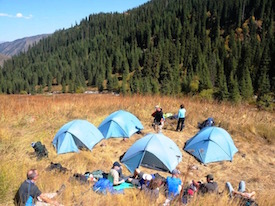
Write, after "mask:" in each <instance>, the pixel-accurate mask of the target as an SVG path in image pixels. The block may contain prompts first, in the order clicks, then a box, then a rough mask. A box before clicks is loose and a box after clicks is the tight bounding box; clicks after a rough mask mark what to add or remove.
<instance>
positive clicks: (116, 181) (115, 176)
mask: <svg viewBox="0 0 275 206" xmlns="http://www.w3.org/2000/svg"><path fill="white" fill-rule="evenodd" d="M120 174H121V175H122V167H121V165H120V163H119V162H114V164H113V167H112V168H111V170H110V172H109V174H108V180H110V182H111V183H113V185H114V186H115V185H120V184H121V183H123V182H125V180H124V179H120V176H121V175H120Z"/></svg>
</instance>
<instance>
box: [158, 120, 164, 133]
mask: <svg viewBox="0 0 275 206" xmlns="http://www.w3.org/2000/svg"><path fill="white" fill-rule="evenodd" d="M163 125H164V123H163V122H161V123H160V124H159V125H158V133H161V132H162V127H163Z"/></svg>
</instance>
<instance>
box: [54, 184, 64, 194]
mask: <svg viewBox="0 0 275 206" xmlns="http://www.w3.org/2000/svg"><path fill="white" fill-rule="evenodd" d="M65 189H66V186H65V185H64V184H62V185H61V187H60V188H59V190H57V191H56V193H57V195H61V194H62V192H63V191H64V190H65Z"/></svg>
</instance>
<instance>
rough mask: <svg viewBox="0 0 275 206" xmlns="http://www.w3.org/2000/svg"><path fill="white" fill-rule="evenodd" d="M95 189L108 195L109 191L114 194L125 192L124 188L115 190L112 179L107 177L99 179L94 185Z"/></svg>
mask: <svg viewBox="0 0 275 206" xmlns="http://www.w3.org/2000/svg"><path fill="white" fill-rule="evenodd" d="M93 191H95V192H96V193H98V194H103V195H106V194H107V192H109V193H110V194H112V195H114V194H123V193H124V190H123V189H120V190H115V189H114V188H113V183H111V182H110V180H108V179H105V178H101V179H99V180H98V181H97V182H96V183H95V184H94V185H93Z"/></svg>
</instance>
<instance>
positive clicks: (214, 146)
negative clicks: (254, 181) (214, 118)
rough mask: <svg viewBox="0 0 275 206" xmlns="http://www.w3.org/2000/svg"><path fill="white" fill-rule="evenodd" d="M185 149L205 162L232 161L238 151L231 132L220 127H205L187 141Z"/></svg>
mask: <svg viewBox="0 0 275 206" xmlns="http://www.w3.org/2000/svg"><path fill="white" fill-rule="evenodd" d="M184 150H185V151H186V152H188V153H190V154H191V155H193V156H195V157H196V158H197V159H198V160H199V161H200V162H202V163H204V164H207V163H210V162H218V161H223V160H229V161H232V159H233V156H234V154H235V153H236V152H238V149H237V148H236V146H235V145H234V142H233V140H232V138H231V136H230V135H229V133H228V132H227V131H226V130H224V129H223V128H220V127H205V128H203V129H202V130H200V131H199V132H198V133H197V134H196V135H195V136H194V137H192V138H191V139H189V140H188V141H187V142H186V144H185V147H184Z"/></svg>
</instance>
